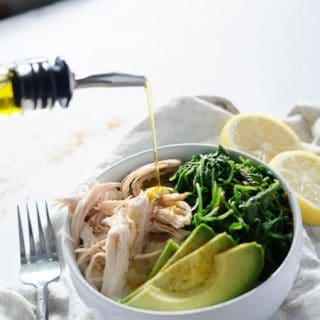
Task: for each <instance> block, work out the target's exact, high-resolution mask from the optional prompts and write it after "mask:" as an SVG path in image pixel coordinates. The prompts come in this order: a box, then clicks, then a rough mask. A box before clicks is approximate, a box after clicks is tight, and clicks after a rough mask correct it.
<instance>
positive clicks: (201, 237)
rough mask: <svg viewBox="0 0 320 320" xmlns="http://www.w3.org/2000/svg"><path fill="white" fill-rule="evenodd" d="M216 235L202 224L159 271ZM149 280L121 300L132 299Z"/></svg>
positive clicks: (124, 301) (122, 301)
mask: <svg viewBox="0 0 320 320" xmlns="http://www.w3.org/2000/svg"><path fill="white" fill-rule="evenodd" d="M214 235H215V233H214V231H213V230H212V229H211V228H210V227H209V226H207V225H205V224H200V225H199V226H197V227H196V228H195V229H194V230H193V231H192V232H191V233H190V235H189V237H188V238H187V239H186V240H185V241H184V242H183V243H182V244H181V246H180V247H179V249H178V250H177V251H176V253H175V254H174V255H173V256H172V257H171V258H170V259H169V260H168V261H167V262H166V263H165V264H164V265H163V266H162V267H161V268H160V269H159V270H158V271H157V272H158V273H159V271H160V270H161V271H163V270H164V269H166V268H167V267H168V266H169V265H172V264H173V263H174V262H176V261H178V260H179V259H181V258H183V257H185V256H186V255H188V254H189V253H191V252H193V251H194V250H196V249H198V248H200V247H201V246H202V245H203V244H205V243H206V242H208V241H209V240H210V239H212V238H213V237H214ZM161 254H162V253H161ZM156 264H157V263H156ZM152 271H153V270H152ZM152 271H151V272H152ZM153 276H154V275H153ZM148 279H151V277H150V275H149V277H148ZM149 281H150V280H149ZM149 281H147V282H146V283H144V284H143V285H141V286H140V287H139V288H137V289H136V290H134V291H133V292H131V293H130V294H129V295H127V296H126V297H124V298H122V299H120V300H119V302H120V303H126V302H127V301H129V300H130V299H132V297H134V296H135V295H137V294H138V293H139V292H140V291H141V290H143V288H144V287H145V286H146V285H147V284H148V283H149Z"/></svg>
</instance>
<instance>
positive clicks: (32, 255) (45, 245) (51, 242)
mask: <svg viewBox="0 0 320 320" xmlns="http://www.w3.org/2000/svg"><path fill="white" fill-rule="evenodd" d="M35 208H36V216H37V217H36V218H37V231H38V238H37V239H35V232H34V228H33V227H32V223H31V217H30V210H29V206H28V204H26V208H25V210H26V215H27V224H28V228H27V229H28V240H29V242H28V243H29V246H28V248H27V249H28V252H27V251H26V246H25V241H24V232H23V227H22V225H23V224H22V219H21V216H22V209H20V206H19V205H18V206H17V215H18V227H19V241H20V262H21V264H27V263H34V262H37V261H41V260H51V259H53V260H55V259H57V248H56V244H55V236H54V231H53V228H52V224H51V221H50V215H49V209H48V203H47V202H45V212H46V214H45V215H46V224H47V226H46V228H44V225H43V222H42V221H41V217H40V210H39V204H38V202H36V203H35ZM43 218H44V217H43V216H42V220H43Z"/></svg>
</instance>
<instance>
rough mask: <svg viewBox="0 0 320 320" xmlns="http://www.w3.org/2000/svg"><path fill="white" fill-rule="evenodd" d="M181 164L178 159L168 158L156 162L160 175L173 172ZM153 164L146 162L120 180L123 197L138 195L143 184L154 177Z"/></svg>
mask: <svg viewBox="0 0 320 320" xmlns="http://www.w3.org/2000/svg"><path fill="white" fill-rule="evenodd" d="M180 165H181V161H180V160H176V159H168V160H162V161H159V162H158V167H159V172H160V175H161V176H162V175H168V174H170V173H173V172H175V171H176V170H177V169H178V168H179V167H180ZM155 175H156V173H155V166H154V163H151V164H147V165H145V166H142V167H140V168H138V169H137V170H135V171H132V172H131V173H130V174H128V175H127V176H126V177H125V178H124V179H123V181H122V192H123V195H124V196H125V197H128V196H130V195H133V196H134V197H136V196H137V195H139V193H140V192H141V190H142V189H143V186H144V185H145V184H146V183H147V182H150V181H151V180H152V179H155Z"/></svg>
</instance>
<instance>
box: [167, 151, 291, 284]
mask: <svg viewBox="0 0 320 320" xmlns="http://www.w3.org/2000/svg"><path fill="white" fill-rule="evenodd" d="M170 181H171V182H173V183H174V185H175V192H190V195H189V196H188V197H187V199H186V201H187V202H188V203H189V204H190V205H191V206H193V207H194V210H193V218H192V222H191V226H190V227H191V228H192V229H193V228H194V227H196V226H197V225H199V224H200V223H206V224H208V225H210V226H211V227H212V228H213V230H214V231H215V232H216V233H219V232H224V231H226V232H228V233H229V234H230V235H231V236H232V237H233V239H234V240H235V241H236V242H237V243H242V242H248V241H257V242H258V243H260V244H261V245H262V246H263V248H264V251H265V267H264V270H263V273H262V276H261V278H262V279H264V278H266V277H268V276H269V275H270V274H271V273H272V272H273V271H274V270H275V269H276V268H277V267H278V266H279V265H280V264H281V262H282V260H283V259H284V258H285V256H286V254H287V253H288V250H289V247H290V244H291V241H292V233H293V226H292V217H291V213H290V209H289V203H288V196H287V194H286V193H285V192H284V190H283V189H282V187H281V185H280V182H279V180H278V179H276V178H275V177H274V176H273V174H272V173H271V172H270V171H269V170H268V169H267V168H266V167H265V166H263V165H255V164H253V163H252V162H251V161H250V160H249V159H244V158H243V157H239V161H234V160H233V159H231V158H230V156H229V155H228V153H227V152H226V151H225V150H224V149H223V148H222V147H221V146H219V148H218V150H217V151H216V152H215V153H210V154H203V155H201V154H198V155H194V156H193V157H192V158H191V160H190V161H188V162H185V163H184V164H183V165H182V166H180V167H179V169H178V170H177V172H176V173H175V174H174V175H173V176H172V177H171V179H170Z"/></svg>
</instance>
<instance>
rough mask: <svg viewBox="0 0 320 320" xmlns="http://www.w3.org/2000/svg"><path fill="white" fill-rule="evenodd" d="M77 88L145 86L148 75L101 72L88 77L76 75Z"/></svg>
mask: <svg viewBox="0 0 320 320" xmlns="http://www.w3.org/2000/svg"><path fill="white" fill-rule="evenodd" d="M74 81H75V83H74V85H75V88H76V89H81V88H90V87H97V86H99V87H137V86H138V87H139V86H145V84H146V81H147V79H146V77H144V76H137V75H132V74H125V73H114V72H112V73H101V74H95V75H89V76H86V77H77V76H76V77H75V78H74Z"/></svg>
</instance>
